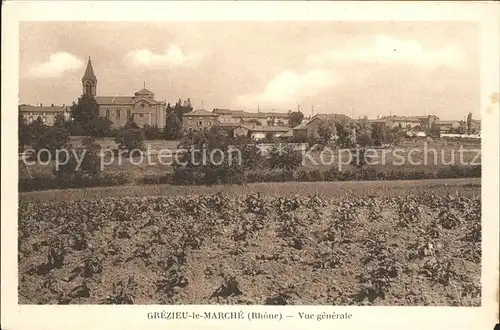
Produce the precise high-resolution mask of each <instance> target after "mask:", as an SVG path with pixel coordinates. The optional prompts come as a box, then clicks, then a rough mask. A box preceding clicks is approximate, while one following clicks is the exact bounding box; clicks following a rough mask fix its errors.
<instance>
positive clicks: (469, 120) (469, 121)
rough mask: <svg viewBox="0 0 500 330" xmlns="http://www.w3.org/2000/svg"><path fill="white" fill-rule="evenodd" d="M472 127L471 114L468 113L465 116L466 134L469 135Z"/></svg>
mask: <svg viewBox="0 0 500 330" xmlns="http://www.w3.org/2000/svg"><path fill="white" fill-rule="evenodd" d="M471 126H472V113H470V112H469V114H468V115H467V134H469V135H470V133H471Z"/></svg>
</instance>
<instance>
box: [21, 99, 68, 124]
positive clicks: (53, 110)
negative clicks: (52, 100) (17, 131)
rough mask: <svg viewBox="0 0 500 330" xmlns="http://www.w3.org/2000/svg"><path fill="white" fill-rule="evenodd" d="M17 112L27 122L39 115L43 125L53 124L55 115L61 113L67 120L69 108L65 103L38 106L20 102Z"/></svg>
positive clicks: (29, 122) (32, 120)
mask: <svg viewBox="0 0 500 330" xmlns="http://www.w3.org/2000/svg"><path fill="white" fill-rule="evenodd" d="M19 113H20V114H21V115H22V116H23V119H24V120H25V122H26V123H27V124H31V123H32V122H34V121H35V120H37V119H38V117H40V119H41V120H42V122H43V123H44V124H45V125H48V126H52V125H54V122H55V119H56V116H57V115H62V116H63V118H64V120H69V118H70V114H71V108H70V107H69V106H66V105H62V106H55V105H53V104H52V105H51V106H48V107H47V106H43V105H42V104H40V105H39V106H35V105H30V104H21V105H20V106H19Z"/></svg>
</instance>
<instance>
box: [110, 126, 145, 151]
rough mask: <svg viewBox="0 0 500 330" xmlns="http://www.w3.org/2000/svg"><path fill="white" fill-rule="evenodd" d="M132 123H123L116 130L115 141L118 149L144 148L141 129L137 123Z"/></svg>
mask: <svg viewBox="0 0 500 330" xmlns="http://www.w3.org/2000/svg"><path fill="white" fill-rule="evenodd" d="M134 125H135V124H134ZM134 125H133V124H130V125H125V126H124V127H123V128H122V129H120V130H119V131H118V133H117V135H116V138H115V142H116V143H117V144H118V148H119V149H121V150H128V151H129V152H130V151H132V150H134V149H139V150H144V149H145V148H144V142H143V137H142V133H141V130H140V129H139V128H138V127H137V125H135V126H134Z"/></svg>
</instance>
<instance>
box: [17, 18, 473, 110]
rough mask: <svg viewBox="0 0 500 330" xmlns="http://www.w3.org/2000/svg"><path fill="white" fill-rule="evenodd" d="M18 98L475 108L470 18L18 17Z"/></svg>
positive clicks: (230, 106) (347, 107)
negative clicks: (137, 97)
mask: <svg viewBox="0 0 500 330" xmlns="http://www.w3.org/2000/svg"><path fill="white" fill-rule="evenodd" d="M19 33H20V54H19V56H20V57H19V59H20V61H19V70H20V71H19V74H20V76H19V77H20V81H19V84H20V85H19V102H20V103H22V104H40V103H42V104H44V105H50V104H56V105H62V104H71V103H72V102H73V101H76V100H77V99H78V96H79V95H80V94H81V92H82V88H81V78H82V76H83V74H84V72H85V66H86V64H87V60H88V58H89V56H90V57H91V59H92V65H93V67H94V72H95V74H96V76H97V80H98V82H97V95H98V96H113V95H124V96H127V95H133V93H134V92H136V91H138V90H139V89H141V88H142V87H143V85H144V83H145V84H146V88H148V89H150V90H151V91H153V92H154V93H155V98H156V99H157V100H165V101H167V102H170V103H172V104H173V103H175V101H176V100H177V99H178V98H182V99H186V98H188V97H189V98H190V99H191V100H192V103H193V105H194V107H195V109H199V108H205V109H208V110H212V109H213V108H226V109H245V110H248V111H254V112H256V111H257V110H258V109H260V110H261V111H276V112H284V111H287V110H293V111H295V110H297V109H300V110H301V111H302V112H303V113H304V114H305V115H306V116H307V115H310V114H311V113H343V114H347V115H349V116H353V115H354V117H362V116H367V117H369V118H377V117H378V116H380V117H381V116H387V115H390V114H392V115H427V114H433V115H437V116H438V117H440V118H441V119H443V120H445V119H457V120H460V119H463V118H464V117H465V116H466V115H467V114H468V113H469V112H471V113H472V115H473V118H479V116H480V107H479V97H480V65H479V64H480V63H479V58H480V54H479V38H478V37H479V29H478V26H477V25H475V24H474V23H466V22H462V23H460V22H446V23H443V22H429V23H425V22H392V23H391V22H335V21H333V22H332V21H330V22H326V21H325V22H319V21H313V22H165V23H163V22H74V21H73V22H22V23H21V25H20V31H19Z"/></svg>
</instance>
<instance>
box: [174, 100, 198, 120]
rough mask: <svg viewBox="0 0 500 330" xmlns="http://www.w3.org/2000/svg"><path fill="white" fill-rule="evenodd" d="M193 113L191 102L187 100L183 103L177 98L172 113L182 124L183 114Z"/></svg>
mask: <svg viewBox="0 0 500 330" xmlns="http://www.w3.org/2000/svg"><path fill="white" fill-rule="evenodd" d="M191 111H193V106H192V105H191V100H190V99H189V98H188V99H187V100H185V101H182V99H180V98H179V100H178V101H177V103H175V106H174V113H175V114H176V115H177V118H179V120H180V121H181V122H182V115H184V114H185V113H188V112H191Z"/></svg>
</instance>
